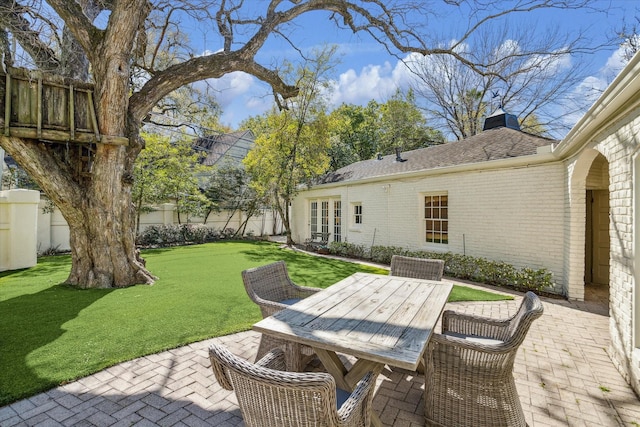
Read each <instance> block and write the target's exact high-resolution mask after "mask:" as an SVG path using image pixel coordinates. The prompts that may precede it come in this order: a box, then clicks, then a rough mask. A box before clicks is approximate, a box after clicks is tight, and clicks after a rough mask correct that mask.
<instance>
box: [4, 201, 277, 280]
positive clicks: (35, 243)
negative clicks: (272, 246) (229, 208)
mask: <svg viewBox="0 0 640 427" xmlns="http://www.w3.org/2000/svg"><path fill="white" fill-rule="evenodd" d="M46 206H47V202H46V201H45V200H40V193H39V192H37V191H31V190H8V191H0V271H5V270H17V269H20V268H28V267H32V266H34V265H36V263H37V255H38V254H39V253H43V252H45V251H48V250H55V251H66V250H69V249H70V245H69V226H68V225H67V222H66V221H65V219H64V218H63V216H62V214H61V213H60V211H59V210H57V209H54V210H53V212H47V210H46V209H45V207H46ZM229 216H230V212H222V213H219V214H215V213H212V214H211V215H209V217H208V218H207V222H206V224H205V225H206V226H207V227H210V228H213V229H216V230H222V229H223V228H231V229H234V230H239V229H241V227H242V226H243V223H244V221H245V219H246V217H245V216H244V215H243V214H242V213H241V212H237V213H235V214H234V215H232V216H231V218H230V219H229ZM180 219H181V222H182V223H183V224H184V223H187V222H189V223H195V224H202V223H203V219H202V218H186V216H185V215H184V214H182V215H181V218H180ZM171 224H178V214H177V212H176V208H175V205H173V204H171V203H165V204H163V205H160V206H157V208H156V209H155V210H154V211H153V212H151V213H148V214H143V215H142V216H141V218H140V230H141V231H142V230H144V229H145V228H147V227H149V226H152V225H171ZM282 231H283V227H282V221H281V220H280V218H279V216H278V215H277V214H275V211H272V210H264V211H262V212H261V213H260V215H257V216H254V217H252V218H250V219H249V221H248V223H247V227H246V229H245V235H253V236H265V235H273V234H280V233H282Z"/></svg>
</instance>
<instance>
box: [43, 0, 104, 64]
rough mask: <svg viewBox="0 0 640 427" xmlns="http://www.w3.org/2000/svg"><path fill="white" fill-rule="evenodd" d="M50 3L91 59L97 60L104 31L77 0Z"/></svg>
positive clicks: (92, 60)
mask: <svg viewBox="0 0 640 427" xmlns="http://www.w3.org/2000/svg"><path fill="white" fill-rule="evenodd" d="M48 3H49V5H50V6H51V7H52V8H53V9H54V10H55V11H56V13H57V14H58V15H59V16H60V18H62V20H63V21H64V22H65V25H66V27H67V28H68V29H69V31H71V33H72V34H73V36H74V37H75V39H76V41H77V42H78V43H79V44H80V46H82V49H83V50H84V51H85V53H86V54H87V57H88V58H89V60H90V61H91V62H92V63H94V61H95V60H96V54H97V52H96V50H97V49H96V48H97V46H98V43H99V42H100V40H101V39H102V33H103V32H102V31H101V30H99V29H98V28H96V27H95V26H94V25H93V24H92V23H91V21H90V20H89V19H88V18H87V17H86V15H85V14H84V12H83V10H82V7H81V6H80V5H79V4H78V3H76V2H75V1H68V0H48Z"/></svg>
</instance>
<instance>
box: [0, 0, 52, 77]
mask: <svg viewBox="0 0 640 427" xmlns="http://www.w3.org/2000/svg"><path fill="white" fill-rule="evenodd" d="M28 11H29V9H28V8H26V7H23V6H21V5H20V4H18V3H17V2H15V1H13V0H0V25H2V26H3V27H4V28H6V30H7V31H9V32H10V33H11V34H13V36H14V37H15V38H16V40H18V42H19V43H20V46H22V48H23V49H24V50H25V51H26V52H27V53H28V54H29V55H30V56H31V58H33V60H34V62H35V63H36V66H37V67H38V68H39V69H41V70H44V71H54V70H56V69H57V68H58V66H59V65H60V61H59V59H58V58H57V57H56V54H55V52H54V50H53V49H51V48H50V47H49V46H48V44H47V43H46V42H44V41H42V40H40V33H39V32H38V31H36V30H34V29H33V28H32V27H31V24H30V22H29V21H28V20H27V19H26V18H25V17H24V16H23V15H24V14H26V13H28Z"/></svg>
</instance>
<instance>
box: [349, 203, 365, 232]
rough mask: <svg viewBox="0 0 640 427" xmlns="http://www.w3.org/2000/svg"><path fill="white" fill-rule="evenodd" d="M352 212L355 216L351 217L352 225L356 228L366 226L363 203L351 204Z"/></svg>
mask: <svg viewBox="0 0 640 427" xmlns="http://www.w3.org/2000/svg"><path fill="white" fill-rule="evenodd" d="M351 212H353V215H352V217H351V223H352V225H353V226H354V227H361V226H362V224H364V214H363V209H362V203H361V202H356V203H352V204H351Z"/></svg>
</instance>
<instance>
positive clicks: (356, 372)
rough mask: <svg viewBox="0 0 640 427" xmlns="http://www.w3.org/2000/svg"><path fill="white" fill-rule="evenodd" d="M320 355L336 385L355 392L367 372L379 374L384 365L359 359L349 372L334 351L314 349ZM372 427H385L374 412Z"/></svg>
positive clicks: (319, 357)
mask: <svg viewBox="0 0 640 427" xmlns="http://www.w3.org/2000/svg"><path fill="white" fill-rule="evenodd" d="M314 351H315V352H316V354H317V355H318V359H320V362H322V364H323V365H324V367H325V369H326V370H327V372H328V373H330V374H331V375H332V376H333V378H335V380H336V385H337V386H338V387H339V388H341V389H343V390H347V391H353V390H354V389H355V387H356V385H357V384H358V382H359V381H360V380H361V379H362V377H364V376H365V375H366V373H367V372H369V371H373V372H375V373H376V374H379V373H380V372H381V371H382V369H383V368H384V365H383V364H381V363H377V362H372V361H370V360H365V359H358V360H357V361H356V363H355V364H354V365H353V367H352V368H351V370H350V371H349V370H347V368H346V366H344V363H342V360H340V358H339V357H338V355H337V354H336V353H335V352H333V351H327V350H324V349H321V348H314ZM371 425H372V426H373V427H383V425H382V421H380V418H379V417H378V414H376V413H375V412H374V411H373V410H372V411H371Z"/></svg>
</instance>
